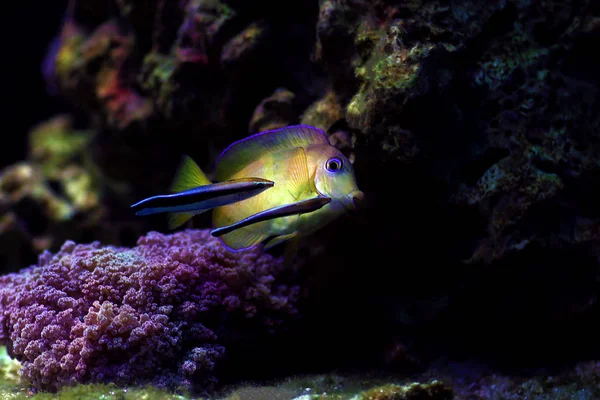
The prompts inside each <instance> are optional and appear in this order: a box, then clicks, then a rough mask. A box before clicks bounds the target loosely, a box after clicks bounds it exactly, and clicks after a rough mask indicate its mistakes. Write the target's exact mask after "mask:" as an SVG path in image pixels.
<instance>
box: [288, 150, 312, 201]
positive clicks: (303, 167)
mask: <svg viewBox="0 0 600 400" xmlns="http://www.w3.org/2000/svg"><path fill="white" fill-rule="evenodd" d="M288 177H289V179H288V183H289V185H290V186H291V187H290V191H291V192H292V194H293V195H294V196H295V198H296V199H298V196H300V195H301V194H302V193H304V192H305V191H307V190H310V188H311V186H310V185H308V183H309V174H308V161H307V160H306V153H305V152H304V149H303V148H302V147H297V148H296V150H294V151H293V152H292V155H291V157H290V159H289V163H288Z"/></svg>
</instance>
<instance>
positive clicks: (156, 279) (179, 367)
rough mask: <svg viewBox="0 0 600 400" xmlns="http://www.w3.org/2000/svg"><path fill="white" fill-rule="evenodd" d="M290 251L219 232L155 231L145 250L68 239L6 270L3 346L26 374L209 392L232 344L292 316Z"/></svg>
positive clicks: (51, 384)
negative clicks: (32, 262)
mask: <svg viewBox="0 0 600 400" xmlns="http://www.w3.org/2000/svg"><path fill="white" fill-rule="evenodd" d="M282 271H283V266H282V263H281V259H279V258H274V257H272V256H271V255H269V254H264V253H261V252H260V251H259V250H257V249H254V250H249V251H244V252H239V253H231V252H229V251H227V250H226V249H225V248H224V247H223V246H222V245H221V244H220V243H219V242H218V241H217V240H216V239H214V238H212V237H211V236H210V234H209V233H208V231H205V230H203V231H198V230H186V231H182V232H178V233H175V234H172V235H163V234H160V233H156V232H150V233H149V234H147V235H146V236H143V237H141V238H140V239H139V240H138V245H137V246H136V247H134V248H131V249H127V248H117V247H110V246H109V247H101V246H100V244H99V243H98V242H94V243H91V244H75V243H73V242H71V241H67V242H66V243H64V245H63V246H62V248H61V249H60V251H59V252H58V253H57V254H56V255H52V254H51V253H49V252H44V253H43V254H41V255H40V257H39V265H37V266H31V267H29V268H26V269H23V270H22V271H21V272H20V273H16V274H10V275H6V276H2V277H0V305H1V313H0V344H6V345H8V348H9V350H10V352H11V355H12V356H13V357H15V358H17V359H18V360H19V361H21V363H22V365H23V367H22V370H21V378H22V380H23V381H24V382H25V383H28V384H29V385H31V386H32V387H34V388H37V389H43V390H55V389H57V388H59V387H61V386H63V385H67V384H72V383H76V382H94V381H115V382H118V383H134V382H137V383H140V382H153V383H154V384H157V385H163V386H165V385H166V386H173V387H174V386H185V387H188V388H191V387H192V386H193V385H192V382H193V383H194V385H196V388H198V386H200V387H202V388H205V387H207V385H209V384H210V383H212V382H214V381H215V379H216V373H215V368H216V367H217V366H218V364H219V361H220V360H221V359H222V358H223V356H224V353H225V348H226V346H227V344H228V343H229V342H230V341H233V340H241V339H240V338H243V337H245V335H244V334H243V333H244V332H245V331H249V332H252V335H248V336H249V337H254V336H255V335H256V333H257V332H256V330H257V327H260V328H261V329H262V330H263V332H262V333H264V334H268V333H273V332H274V328H276V327H277V326H279V325H280V323H281V322H284V321H285V320H286V319H290V318H292V317H293V316H294V315H295V314H296V313H297V310H296V308H295V303H296V301H297V298H298V287H291V286H288V285H285V284H283V283H282V282H279V281H278V279H279V280H280V279H281V278H280V276H281V272H282Z"/></svg>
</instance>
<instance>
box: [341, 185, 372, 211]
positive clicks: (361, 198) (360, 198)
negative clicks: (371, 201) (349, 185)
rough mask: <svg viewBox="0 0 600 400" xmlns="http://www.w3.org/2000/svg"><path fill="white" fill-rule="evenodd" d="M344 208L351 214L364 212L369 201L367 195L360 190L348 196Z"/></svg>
mask: <svg viewBox="0 0 600 400" xmlns="http://www.w3.org/2000/svg"><path fill="white" fill-rule="evenodd" d="M344 206H345V207H346V209H348V210H349V211H351V212H358V211H359V210H363V209H364V208H366V206H367V199H366V197H365V194H364V193H363V192H361V191H360V190H355V191H353V192H351V193H350V194H349V195H348V196H346V201H345V202H344Z"/></svg>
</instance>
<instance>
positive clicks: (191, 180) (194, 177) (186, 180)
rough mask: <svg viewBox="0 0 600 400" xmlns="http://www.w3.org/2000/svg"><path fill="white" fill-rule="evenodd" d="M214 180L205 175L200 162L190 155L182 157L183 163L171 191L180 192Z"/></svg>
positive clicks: (176, 174)
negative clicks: (197, 162) (199, 164)
mask: <svg viewBox="0 0 600 400" xmlns="http://www.w3.org/2000/svg"><path fill="white" fill-rule="evenodd" d="M211 183H212V182H211V181H210V180H209V179H208V178H207V177H206V175H204V172H202V170H201V169H200V167H199V166H198V164H196V162H195V161H194V160H193V159H192V158H191V157H190V156H188V155H184V156H183V157H181V163H180V164H179V167H178V169H177V172H176V173H175V178H174V179H173V183H172V184H171V188H170V190H171V192H173V193H179V192H183V191H185V190H188V189H191V188H195V187H198V186H204V185H210V184H211Z"/></svg>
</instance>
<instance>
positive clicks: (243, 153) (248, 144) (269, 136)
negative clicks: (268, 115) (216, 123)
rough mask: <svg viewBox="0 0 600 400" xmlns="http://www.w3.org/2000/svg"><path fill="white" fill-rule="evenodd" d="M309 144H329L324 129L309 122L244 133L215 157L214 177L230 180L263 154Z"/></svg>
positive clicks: (220, 179)
mask: <svg viewBox="0 0 600 400" xmlns="http://www.w3.org/2000/svg"><path fill="white" fill-rule="evenodd" d="M312 144H329V140H328V139H327V135H325V132H323V131H322V130H320V129H318V128H315V127H312V126H309V125H293V126H287V127H285V128H280V129H275V130H272V131H265V132H260V133H257V134H254V135H251V136H248V137H247V138H244V139H241V140H238V141H237V142H234V143H232V144H231V145H230V146H229V147H227V148H226V149H225V150H224V151H223V152H222V153H221V155H220V156H219V158H218V159H217V165H216V174H215V175H216V179H217V180H219V181H224V180H228V179H230V178H231V177H232V176H233V175H234V174H235V173H236V172H238V171H239V170H241V169H242V168H244V167H245V166H247V165H248V164H250V163H251V162H253V161H255V160H257V159H258V158H260V157H261V156H262V155H263V154H265V153H270V152H273V151H277V150H284V149H291V148H294V147H307V146H309V145H312Z"/></svg>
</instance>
